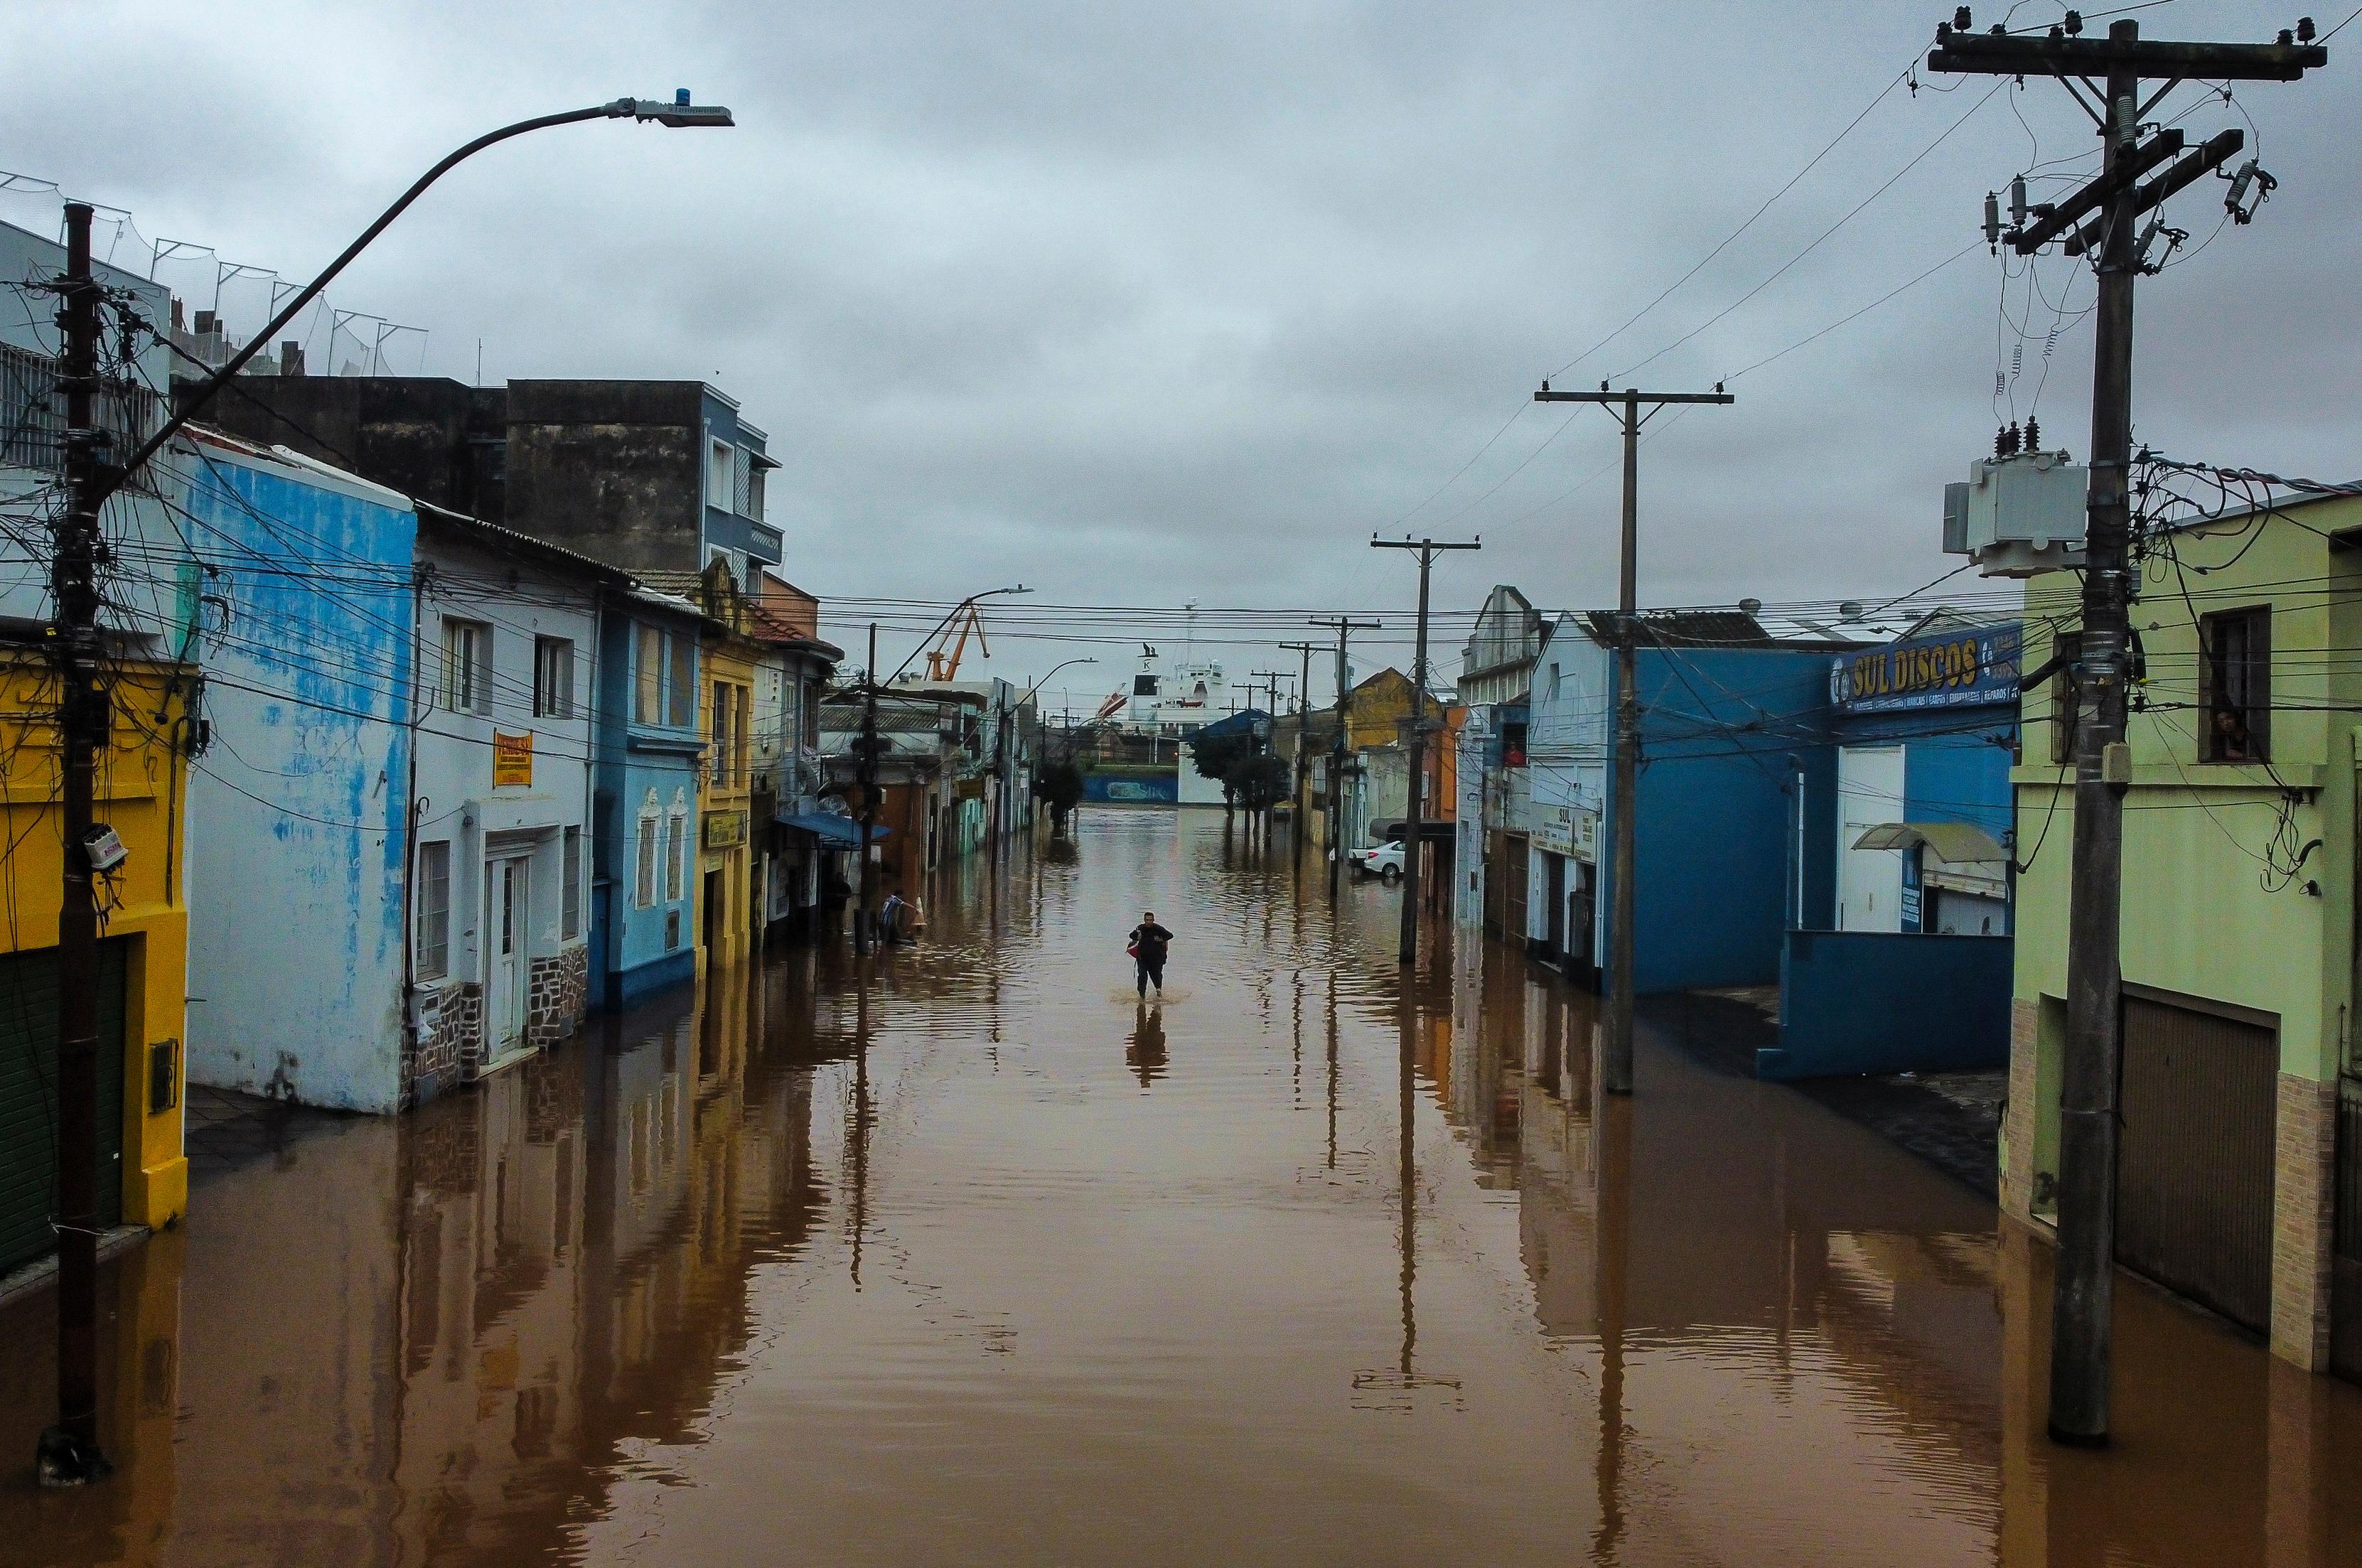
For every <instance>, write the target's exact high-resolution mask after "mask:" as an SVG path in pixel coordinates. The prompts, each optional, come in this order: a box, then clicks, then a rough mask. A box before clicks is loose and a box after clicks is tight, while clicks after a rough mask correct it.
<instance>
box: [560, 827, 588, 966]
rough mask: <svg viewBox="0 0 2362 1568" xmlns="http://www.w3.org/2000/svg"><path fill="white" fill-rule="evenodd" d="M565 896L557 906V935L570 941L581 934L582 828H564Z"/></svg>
mask: <svg viewBox="0 0 2362 1568" xmlns="http://www.w3.org/2000/svg"><path fill="white" fill-rule="evenodd" d="M565 838H566V843H565V848H564V854H565V856H566V875H565V885H566V896H565V899H564V901H563V902H562V903H561V904H560V905H559V908H558V917H557V918H558V935H560V936H561V937H563V938H564V939H565V940H567V941H568V942H571V941H573V940H574V939H575V938H576V937H578V936H579V935H581V934H582V830H581V829H580V828H579V827H570V828H568V829H567V830H566V834H565Z"/></svg>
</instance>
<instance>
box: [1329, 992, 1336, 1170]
mask: <svg viewBox="0 0 2362 1568" xmlns="http://www.w3.org/2000/svg"><path fill="white" fill-rule="evenodd" d="M1329 1168H1330V1170H1332V1171H1333V1170H1335V1169H1336V1168H1337V971H1336V970H1334V969H1331V970H1330V971H1329Z"/></svg>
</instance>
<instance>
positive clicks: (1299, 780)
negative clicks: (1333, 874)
mask: <svg viewBox="0 0 2362 1568" xmlns="http://www.w3.org/2000/svg"><path fill="white" fill-rule="evenodd" d="M1279 646H1281V647H1284V648H1286V649H1288V650H1290V651H1291V652H1295V653H1300V654H1302V655H1303V656H1304V669H1303V673H1301V674H1300V675H1298V676H1297V678H1296V797H1295V798H1296V805H1295V808H1294V814H1293V816H1292V817H1291V819H1290V820H1291V822H1292V823H1293V824H1294V825H1293V827H1292V828H1291V830H1290V832H1289V835H1288V838H1289V842H1288V852H1289V855H1290V857H1291V859H1292V860H1293V862H1294V865H1295V867H1296V871H1297V875H1298V876H1301V875H1302V874H1303V871H1304V829H1305V825H1306V819H1307V818H1308V817H1309V816H1310V815H1311V814H1312V800H1311V796H1310V794H1309V792H1308V790H1307V788H1306V782H1307V780H1308V779H1309V778H1311V777H1312V733H1311V730H1310V728H1309V727H1308V725H1307V724H1306V723H1305V721H1306V719H1307V718H1308V716H1309V710H1310V708H1311V704H1310V702H1308V701H1307V698H1308V697H1309V696H1310V694H1311V691H1312V656H1313V655H1314V654H1316V653H1320V652H1325V651H1326V649H1327V645H1326V644H1323V643H1282V644H1280V645H1279Z"/></svg>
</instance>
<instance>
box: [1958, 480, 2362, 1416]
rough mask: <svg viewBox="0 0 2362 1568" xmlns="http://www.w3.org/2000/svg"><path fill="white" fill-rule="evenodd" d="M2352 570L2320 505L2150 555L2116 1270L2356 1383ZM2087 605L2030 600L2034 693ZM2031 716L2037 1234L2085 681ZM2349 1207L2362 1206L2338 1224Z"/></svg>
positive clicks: (2169, 544) (2024, 972)
mask: <svg viewBox="0 0 2362 1568" xmlns="http://www.w3.org/2000/svg"><path fill="white" fill-rule="evenodd" d="M2357 544H2362V500H2358V499H2355V498H2350V497H2325V498H2315V499H2306V500H2299V501H2294V502H2287V503H2284V504H2280V505H2279V506H2277V507H2274V508H2271V509H2269V510H2264V511H2253V512H2241V513H2230V514H2225V515H2222V516H2217V517H2210V518H2207V519H2206V520H2204V521H2203V522H2199V523H2187V524H2183V525H2179V526H2175V527H2171V528H2169V529H2167V530H2165V531H2163V532H2161V533H2159V534H2158V535H2156V536H2154V537H2153V540H2152V545H2151V547H2150V548H2149V549H2148V551H2147V559H2146V561H2145V563H2144V570H2143V576H2142V581H2141V587H2140V599H2139V602H2137V603H2136V605H2135V606H2134V610H2133V625H2134V627H2135V628H2136V633H2137V635H2138V646H2137V656H2138V657H2137V659H2136V671H2135V674H2136V681H2135V685H2134V687H2133V692H2132V712H2131V715H2130V720H2129V724H2128V734H2127V742H2128V745H2129V749H2130V753H2131V783H2130V786H2129V788H2128V790H2127V791H2126V794H2125V845H2124V942H2123V958H2124V978H2125V1056H2124V1070H2123V1077H2122V1080H2121V1086H2120V1089H2119V1101H2120V1105H2121V1110H2122V1117H2121V1145H2120V1152H2119V1158H2118V1162H2117V1187H2116V1190H2117V1238H2116V1253H2117V1258H2118V1260H2119V1261H2120V1262H2122V1263H2124V1264H2126V1265H2127V1266H2129V1267H2131V1268H2133V1269H2135V1270H2136V1271H2137V1272H2139V1273H2141V1274H2143V1275H2147V1276H2149V1277H2150V1278H2153V1279H2155V1280H2157V1281H2158V1282H2159V1283H2161V1284H2163V1285H2165V1286H2169V1288H2171V1289H2173V1290H2175V1291H2177V1292H2179V1293H2180V1294H2182V1295H2184V1296H2186V1297H2191V1298H2193V1299H2195V1300H2197V1301H2199V1302H2201V1303H2202V1304H2203V1305H2205V1306H2207V1307H2209V1308H2212V1309H2213V1310H2215V1311H2217V1312H2220V1313H2221V1314H2223V1315H2224V1316H2225V1317H2227V1318H2229V1319H2231V1320H2234V1321H2235V1322H2238V1323H2241V1324H2243V1325H2245V1326H2246V1327H2248V1328H2251V1329H2253V1330H2255V1331H2258V1332H2261V1333H2267V1334H2268V1335H2269V1336H2270V1341H2271V1346H2272V1349H2273V1351H2274V1353H2277V1354H2278V1355H2279V1356H2281V1357H2283V1358H2284V1359H2286V1360H2288V1361H2290V1362H2292V1363H2294V1364H2297V1365H2299V1366H2302V1367H2306V1368H2308V1369H2315V1370H2329V1369H2331V1368H2333V1367H2334V1369H2335V1370H2338V1371H2340V1372H2342V1373H2344V1374H2345V1375H2349V1376H2362V1149H2357V1148H2356V1146H2355V1145H2356V1143H2357V1141H2362V1140H2357V1137H2356V1134H2357V1132H2362V1078H2357V1077H2355V1076H2354V1075H2355V1074H2356V1055H2355V1048H2354V1044H2353V1035H2354V1031H2355V1020H2354V1010H2355V1005H2356V985H2355V969H2356V927H2355V921H2354V881H2355V878H2354V869H2355V866H2356V835H2355V792H2356V778H2357V770H2362V726H2357V723H2356V720H2357V717H2362V554H2357V553H2356V548H2355V547H2356V545H2357ZM2077 593H2078V584H2077V582H2076V580H2074V579H2073V578H2072V577H2070V576H2068V575H2066V574H2059V575H2058V576H2054V577H2048V578H2044V579H2040V580H2036V582H2035V583H2034V584H2033V585H2032V586H2031V588H2030V589H2029V591H2028V594H2027V599H2026V607H2025V669H2026V670H2027V671H2028V673H2034V672H2036V671H2037V670H2038V669H2039V668H2040V667H2041V666H2043V665H2044V664H2046V663H2047V662H2048V661H2049V660H2050V658H2051V657H2052V654H2053V652H2054V651H2063V652H2066V653H2067V654H2069V655H2070V661H2071V655H2072V651H2073V650H2072V638H2073V637H2074V635H2075V631H2074V628H2075V626H2076V624H2077V622H2078V615H2077V605H2076V596H2077ZM2062 644H2063V645H2064V646H2063V647H2061V646H2060V645H2062ZM2069 668H2071V662H2070V667H2069ZM2024 701H2025V723H2024V729H2023V734H2024V742H2023V752H2022V755H2021V756H2020V758H2019V761H2018V764H2017V766H2016V767H2014V769H2013V770H2012V774H2011V778H2012V781H2013V784H2014V795H2015V800H2016V829H2015V833H2016V839H2015V858H2016V860H2017V862H2018V863H2019V865H2020V866H2021V867H2023V869H2022V870H2021V871H2020V873H2019V879H2018V883H2017V921H2018V925H2017V931H2018V940H2017V955H2016V983H2015V987H2014V1004H2013V1009H2012V1013H2013V1018H2012V1024H2013V1028H2012V1042H2011V1053H2010V1086H2009V1104H2008V1109H2007V1110H2006V1113H2005V1115H2004V1119H2003V1150H2002V1161H2003V1180H2002V1201H2003V1208H2004V1209H2005V1210H2006V1211H2007V1212H2009V1213H2010V1214H2012V1215H2014V1216H2015V1217H2016V1218H2018V1219H2020V1220H2028V1221H2030V1222H2032V1223H2033V1224H2034V1225H2036V1227H2038V1228H2040V1227H2047V1225H2048V1224H2049V1223H2050V1222H2051V1220H2052V1218H2053V1215H2054V1213H2055V1203H2056V1187H2057V1178H2058V1085H2059V1068H2060V1059H2061V1054H2062V1048H2063V1044H2064V1041H2065V1036H2066V1023H2067V1007H2066V1000H2065V998H2066V994H2067V947H2068V942H2067V923H2068V899H2069V895H2068V889H2069V880H2070V864H2071V862H2072V859H2073V848H2072V845H2073V840H2074V811H2075V802H2074V767H2073V763H2072V761H2071V757H2072V725H2073V714H2074V685H2073V677H2072V675H2071V673H2070V674H2066V675H2061V676H2058V677H2054V678H2052V679H2049V680H2047V681H2045V682H2044V683H2043V684H2042V685H2041V686H2040V687H2038V688H2035V687H2029V688H2028V689H2027V690H2026V691H2025V699H2024ZM2341 1128H2343V1129H2345V1136H2344V1137H2342V1138H2341V1136H2340V1129H2341ZM2341 1144H2343V1145H2344V1146H2343V1148H2342V1150H2341ZM2341 1155H2342V1162H2343V1163H2341ZM2340 1192H2344V1193H2347V1194H2351V1195H2354V1196H2353V1197H2351V1198H2348V1200H2347V1203H2346V1205H2345V1207H2346V1209H2348V1210H2349V1212H2347V1213H2346V1214H2345V1215H2344V1216H2343V1222H2342V1223H2341V1216H2340V1214H2339V1205H2338V1203H2337V1201H2336V1195H2337V1194H2338V1193H2340Z"/></svg>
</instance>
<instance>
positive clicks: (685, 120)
mask: <svg viewBox="0 0 2362 1568" xmlns="http://www.w3.org/2000/svg"><path fill="white" fill-rule="evenodd" d="M624 119H630V120H637V121H639V122H640V123H641V124H642V125H646V124H648V123H649V122H651V121H653V122H655V123H656V124H657V125H660V126H669V127H674V128H676V129H685V128H690V127H700V126H714V127H722V126H734V125H736V124H737V123H738V122H737V121H736V120H734V119H733V118H731V116H730V111H729V110H728V109H725V108H723V106H722V105H719V104H692V103H690V99H689V89H688V88H686V87H683V88H681V89H679V91H677V92H676V93H674V94H673V95H672V98H671V100H670V101H669V102H668V101H666V100H664V99H659V98H618V99H616V100H615V101H614V102H613V103H612V104H598V105H592V106H591V107H590V108H587V109H568V110H567V111H566V112H565V113H563V114H557V115H543V116H539V117H538V118H535V119H530V120H519V121H518V122H517V123H516V124H514V125H513V126H502V127H501V128H500V129H499V130H496V131H490V132H487V133H486V134H484V135H482V136H480V137H478V138H476V139H475V140H473V141H471V142H469V143H468V145H467V146H465V147H462V148H460V149H458V151H456V152H453V153H452V154H451V155H450V156H449V157H447V158H446V159H444V160H443V161H442V162H440V163H437V164H436V166H435V167H434V168H432V169H429V170H428V171H426V172H425V173H424V174H422V175H420V176H419V177H418V180H417V182H416V183H415V184H414V185H412V186H411V187H410V189H408V190H407V191H404V192H403V193H402V195H401V198H400V199H399V200H397V201H396V202H395V203H394V204H393V205H392V206H390V207H388V208H386V209H385V211H384V212H382V213H381V214H379V215H378V220H377V221H376V222H375V223H373V224H371V225H370V226H369V227H367V228H365V229H363V230H361V234H360V237H359V238H358V239H356V240H354V241H353V242H352V243H351V244H350V245H348V246H347V247H345V250H344V254H343V255H341V256H339V257H337V259H335V260H334V261H331V262H329V263H328V266H327V270H326V271H324V272H322V273H321V274H320V275H319V276H318V277H316V278H315V279H313V280H312V281H311V282H309V283H307V284H306V285H304V288H303V289H302V290H300V291H299V292H298V293H296V295H295V297H294V298H293V299H292V300H289V301H288V302H287V306H286V308H285V309H283V310H281V312H280V313H279V314H278V315H274V316H272V317H271V318H270V322H269V323H268V324H267V325H266V326H264V327H263V328H262V330H261V331H259V332H258V333H256V334H255V335H254V337H253V340H252V341H251V342H249V343H248V344H247V346H246V347H245V348H241V349H239V350H238V351H237V353H235V354H233V355H231V356H230V359H229V362H228V363H227V364H226V365H224V366H223V367H222V368H221V369H220V370H215V372H214V373H213V374H212V375H211V376H210V377H208V378H207V379H206V380H205V381H204V383H203V384H201V385H200V386H199V387H198V388H197V389H196V391H194V392H191V393H190V394H189V395H188V396H187V397H186V398H185V399H183V400H182V403H181V411H180V412H179V413H178V414H173V415H172V416H171V418H170V419H167V420H166V421H164V423H163V424H162V425H160V426H159V427H158V428H157V431H156V434H154V435H153V436H149V437H148V439H147V440H146V441H144V442H142V443H140V446H139V448H138V450H137V451H135V452H133V453H132V454H131V456H130V457H129V458H127V459H126V460H125V461H124V463H123V465H122V467H120V468H118V469H114V470H112V471H111V472H105V471H103V472H102V473H101V475H100V477H99V480H98V489H97V493H96V494H95V495H94V496H93V497H92V498H91V499H92V503H93V504H94V505H95V504H96V503H97V502H103V501H105V499H106V498H107V497H108V496H109V495H112V494H113V493H114V492H115V491H116V490H118V489H120V488H121V487H122V486H123V484H124V483H125V481H127V480H128V479H129V478H130V477H131V476H132V475H133V474H135V473H137V472H138V471H139V465H140V464H142V463H144V462H146V461H147V460H148V459H149V458H152V457H154V456H155V455H156V454H157V453H159V452H160V451H162V450H163V449H164V444H165V443H166V442H168V441H170V440H171V438H172V437H173V436H177V435H179V434H180V433H181V427H182V425H186V424H188V423H189V421H190V420H191V419H193V418H194V417H195V416H196V415H197V414H198V413H200V412H201V411H202V410H203V409H204V406H205V404H207V403H210V402H212V401H213V397H214V394H215V392H219V391H220V390H221V389H222V388H223V387H225V386H226V385H228V384H229V381H230V379H231V378H232V377H234V376H236V375H237V373H238V372H239V371H240V370H244V369H245V368H246V363H247V361H248V360H249V359H253V358H254V357H255V356H256V355H257V354H259V353H260V352H261V351H262V350H263V349H264V348H268V347H269V346H270V341H271V339H273V338H275V337H278V336H279V331H280V329H281V327H283V326H286V325H287V324H288V323H289V322H291V321H293V320H294V319H295V318H296V317H297V316H298V315H302V314H303V312H304V306H306V305H308V304H311V303H312V302H313V301H314V300H315V299H317V298H318V297H319V295H320V291H321V290H323V289H325V288H326V287H327V286H328V285H329V283H330V282H334V281H335V279H336V276H337V273H339V272H342V271H344V270H345V269H346V268H347V267H348V266H349V265H350V264H351V263H352V259H353V258H354V257H356V256H359V254H360V253H361V252H362V251H363V250H366V249H368V248H369V245H370V241H371V240H373V239H375V238H376V237H378V236H379V235H381V234H382V233H384V232H385V230H386V226H387V225H389V224H391V223H392V222H393V220H394V219H396V218H398V217H400V216H401V215H403V212H404V211H405V210H406V209H407V208H408V207H409V205H410V204H411V203H413V202H414V201H416V200H417V199H418V198H419V197H420V196H422V195H424V194H425V191H426V187H427V186H429V185H432V184H433V183H435V182H436V181H437V180H440V179H441V178H442V177H443V176H444V175H445V174H447V173H448V172H449V171H451V169H452V168H453V167H455V166H456V165H458V164H459V163H462V162H465V161H466V160H468V159H470V158H472V157H474V156H475V155H476V154H477V153H479V152H481V151H483V150H484V149H486V148H488V147H490V146H491V145H492V144H493V143H495V142H502V141H506V140H508V139H509V138H511V137H517V136H523V135H524V133H525V132H527V131H537V130H546V129H547V128H548V127H551V126H570V125H572V124H574V123H575V122H576V121H578V120H624Z"/></svg>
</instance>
